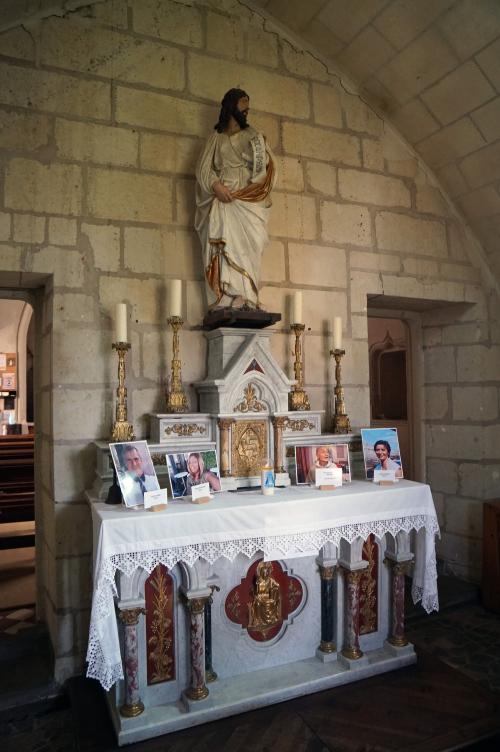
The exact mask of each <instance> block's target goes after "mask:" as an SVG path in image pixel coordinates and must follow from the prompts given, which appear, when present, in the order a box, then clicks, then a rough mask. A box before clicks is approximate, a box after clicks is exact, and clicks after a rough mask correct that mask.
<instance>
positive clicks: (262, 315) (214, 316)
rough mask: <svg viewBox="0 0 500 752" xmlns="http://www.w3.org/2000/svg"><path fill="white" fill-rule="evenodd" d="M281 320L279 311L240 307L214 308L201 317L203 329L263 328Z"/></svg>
mask: <svg viewBox="0 0 500 752" xmlns="http://www.w3.org/2000/svg"><path fill="white" fill-rule="evenodd" d="M277 321H281V313H268V312H267V311H257V310H248V311H245V310H243V309H241V308H216V309H215V310H213V311H209V312H208V313H207V314H206V316H205V318H204V319H203V329H207V330H212V329H218V328H219V327H221V326H229V327H232V328H234V329H264V328H265V327H266V326H272V324H275V323H276V322H277Z"/></svg>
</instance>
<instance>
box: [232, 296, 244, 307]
mask: <svg viewBox="0 0 500 752" xmlns="http://www.w3.org/2000/svg"><path fill="white" fill-rule="evenodd" d="M244 307H245V299H244V298H242V297H241V295H236V296H235V297H234V298H233V300H232V303H231V308H244Z"/></svg>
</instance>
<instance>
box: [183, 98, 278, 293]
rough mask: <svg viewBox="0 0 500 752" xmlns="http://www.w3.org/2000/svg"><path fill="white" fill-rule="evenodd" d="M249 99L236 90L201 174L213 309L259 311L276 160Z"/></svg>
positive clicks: (201, 225)
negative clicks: (251, 119)
mask: <svg viewBox="0 0 500 752" xmlns="http://www.w3.org/2000/svg"><path fill="white" fill-rule="evenodd" d="M249 109H250V100H249V97H248V94H247V93H246V92H245V91H243V90H242V89H230V90H229V91H228V92H227V93H226V94H225V95H224V98H223V99H222V102H221V111H220V115H219V121H218V122H217V124H216V126H215V133H214V134H213V135H211V136H210V137H209V139H208V141H207V143H206V146H205V149H204V151H203V153H202V155H201V157H200V159H199V162H198V165H197V168H196V179H197V188H196V206H197V209H196V218H195V227H196V231H197V232H198V235H199V237H200V240H201V245H202V249H203V262H204V269H205V279H206V283H207V296H208V303H209V308H222V307H225V306H231V307H235V308H259V295H258V286H259V280H260V265H261V257H262V251H263V249H264V246H265V244H266V242H267V222H268V216H269V208H270V206H271V201H270V193H271V190H272V189H273V187H274V183H275V180H276V173H275V158H274V157H273V155H272V153H271V150H270V148H269V146H268V144H267V143H266V141H265V138H264V136H263V135H262V134H261V133H259V132H258V131H256V130H254V129H253V128H252V127H251V126H250V125H249V123H248V122H247V116H248V112H249Z"/></svg>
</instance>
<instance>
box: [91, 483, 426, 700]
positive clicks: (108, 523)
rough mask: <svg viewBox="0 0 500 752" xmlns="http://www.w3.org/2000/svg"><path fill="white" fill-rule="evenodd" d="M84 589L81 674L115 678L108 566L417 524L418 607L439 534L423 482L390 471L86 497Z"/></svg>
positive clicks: (285, 550) (302, 549)
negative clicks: (89, 584) (87, 582)
mask: <svg viewBox="0 0 500 752" xmlns="http://www.w3.org/2000/svg"><path fill="white" fill-rule="evenodd" d="M91 507H92V518H93V525H94V595H93V601H92V614H91V621H90V635H89V645H88V651H87V661H88V670H87V676H88V677H91V678H95V679H98V680H99V681H100V683H101V684H102V686H103V687H104V688H105V689H109V688H110V687H111V686H112V685H113V684H114V683H115V682H116V681H117V680H119V679H122V678H123V668H122V659H121V654H120V646H119V639H118V627H117V623H116V616H115V609H114V600H113V598H114V595H116V594H117V591H116V585H115V576H116V573H117V571H118V570H119V571H121V572H124V573H125V574H128V575H130V574H131V573H132V572H134V571H135V570H136V569H137V568H139V567H141V568H143V569H145V570H146V571H147V572H151V571H152V570H153V569H154V568H155V567H156V566H157V565H158V564H159V563H162V564H165V565H166V566H167V567H169V568H172V567H174V566H175V565H176V564H177V563H179V562H181V561H182V562H185V563H186V564H188V565H193V564H194V563H195V562H196V561H197V560H198V559H200V558H202V559H205V560H207V561H208V562H210V563H213V562H215V561H216V560H217V559H218V558H220V557H221V556H224V557H226V558H227V559H229V560H231V561H233V560H234V559H235V558H236V556H238V554H241V553H243V554H245V555H246V556H248V557H252V556H254V555H255V554H256V553H258V552H263V554H264V556H265V557H266V556H270V557H271V558H278V556H277V553H280V554H281V557H282V558H284V559H285V558H289V557H293V556H300V555H303V554H304V553H309V554H313V553H318V552H319V551H320V549H321V548H322V547H323V546H324V545H325V543H328V542H330V543H334V544H335V545H338V544H339V543H340V540H341V539H344V540H346V541H348V542H349V543H352V541H354V540H355V539H356V538H358V537H361V538H362V539H363V540H365V539H366V538H367V537H368V535H369V534H370V533H374V534H375V535H376V536H377V537H378V538H381V537H382V536H383V535H385V534H386V533H391V534H392V535H394V536H395V535H396V534H397V533H398V532H400V531H404V532H410V531H411V530H415V531H417V533H418V534H417V536H416V550H415V568H414V573H413V586H412V595H413V599H414V601H415V602H416V601H417V600H421V601H422V605H423V607H424V608H425V610H426V611H427V612H430V611H432V610H437V609H438V597H437V575H436V557H435V546H434V537H435V535H436V534H439V525H438V522H437V516H436V511H435V508H434V503H433V500H432V495H431V491H430V488H429V486H427V485H424V484H421V483H413V482H412V481H406V480H403V481H400V482H399V483H396V484H394V486H385V487H382V488H381V487H379V486H376V485H374V484H373V483H371V482H368V481H353V482H352V483H350V484H349V485H345V486H343V487H342V488H339V489H336V490H335V491H333V492H325V491H320V490H319V489H316V488H311V487H309V486H292V487H290V488H287V489H276V493H275V495H274V496H264V495H262V494H261V493H260V489H259V490H245V491H238V492H237V493H218V494H216V495H215V497H214V498H213V500H212V501H211V502H210V503H209V504H206V505H203V506H197V505H193V504H191V502H190V501H187V500H184V499H178V500H175V501H173V502H170V503H169V505H168V507H167V509H165V510H164V511H162V512H155V513H151V512H149V511H146V510H144V509H142V508H141V509H140V510H136V509H128V508H126V507H122V506H120V507H113V506H109V505H106V504H103V503H97V502H96V503H92V504H91Z"/></svg>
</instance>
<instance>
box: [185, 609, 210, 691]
mask: <svg viewBox="0 0 500 752" xmlns="http://www.w3.org/2000/svg"><path fill="white" fill-rule="evenodd" d="M207 600H208V598H207V597H204V598H186V607H187V608H188V610H189V614H190V618H191V627H190V645H191V684H190V686H189V687H188V689H187V690H186V697H188V698H189V699H190V700H203V699H205V697H207V696H208V688H207V686H206V684H205V637H204V626H205V624H204V621H205V618H204V611H205V604H206V603H207Z"/></svg>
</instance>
